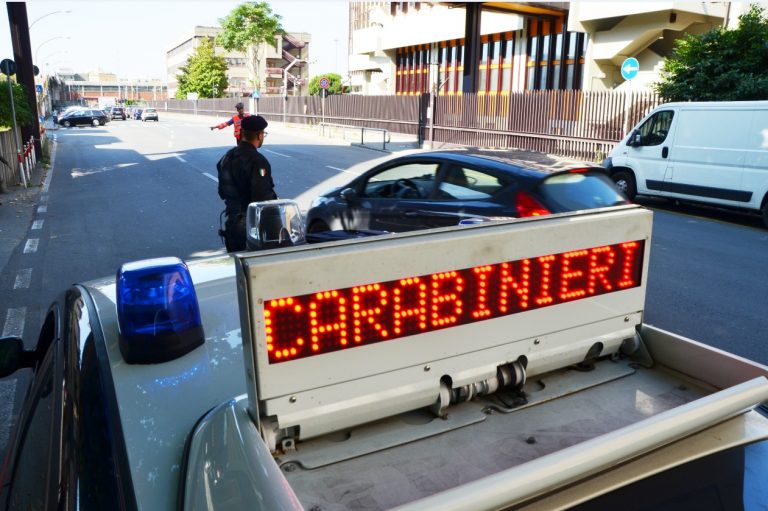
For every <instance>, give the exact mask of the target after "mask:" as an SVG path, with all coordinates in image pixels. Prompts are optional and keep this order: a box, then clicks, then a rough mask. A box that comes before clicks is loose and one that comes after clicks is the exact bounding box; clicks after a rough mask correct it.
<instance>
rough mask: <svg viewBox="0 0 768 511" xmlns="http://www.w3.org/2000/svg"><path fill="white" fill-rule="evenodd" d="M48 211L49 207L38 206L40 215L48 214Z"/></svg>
mask: <svg viewBox="0 0 768 511" xmlns="http://www.w3.org/2000/svg"><path fill="white" fill-rule="evenodd" d="M47 211H48V206H38V208H37V212H38V213H46V212H47Z"/></svg>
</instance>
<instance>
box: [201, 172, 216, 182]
mask: <svg viewBox="0 0 768 511" xmlns="http://www.w3.org/2000/svg"><path fill="white" fill-rule="evenodd" d="M203 175H204V176H205V177H207V178H210V179H213V180H214V181H216V182H217V183H218V182H219V178H217V177H216V176H212V175H210V174H209V173H207V172H203Z"/></svg>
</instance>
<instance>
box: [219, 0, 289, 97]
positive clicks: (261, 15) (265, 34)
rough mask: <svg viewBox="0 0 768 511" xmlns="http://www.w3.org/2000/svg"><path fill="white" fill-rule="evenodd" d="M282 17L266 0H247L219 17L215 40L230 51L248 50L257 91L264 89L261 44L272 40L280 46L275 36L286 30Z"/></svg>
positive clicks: (249, 71) (252, 81) (251, 72)
mask: <svg viewBox="0 0 768 511" xmlns="http://www.w3.org/2000/svg"><path fill="white" fill-rule="evenodd" d="M280 19H281V16H280V15H279V14H275V13H273V12H272V8H271V7H270V6H269V4H268V3H267V2H247V3H244V4H241V5H238V6H237V7H235V8H234V9H233V10H232V12H230V13H229V14H228V15H227V17H226V18H223V19H220V20H219V23H221V28H222V31H221V32H220V33H219V35H217V36H216V44H218V45H219V46H221V47H222V48H224V49H226V50H227V51H241V52H246V54H247V55H248V58H247V62H248V73H249V77H251V85H252V86H253V87H254V88H255V90H258V91H260V90H261V76H260V74H259V69H260V68H261V58H262V55H261V45H262V43H269V44H271V45H272V46H274V47H275V49H277V40H276V38H277V36H279V35H282V34H284V33H285V30H283V27H282V25H281V24H280Z"/></svg>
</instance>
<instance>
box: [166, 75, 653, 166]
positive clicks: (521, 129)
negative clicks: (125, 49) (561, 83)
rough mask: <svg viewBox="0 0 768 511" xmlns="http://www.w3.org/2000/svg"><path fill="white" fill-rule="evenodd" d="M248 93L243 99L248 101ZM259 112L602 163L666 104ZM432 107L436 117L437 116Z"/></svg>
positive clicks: (211, 110) (402, 101)
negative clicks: (642, 121) (629, 133)
mask: <svg viewBox="0 0 768 511" xmlns="http://www.w3.org/2000/svg"><path fill="white" fill-rule="evenodd" d="M250 100H251V99H250V98H242V99H241V101H243V102H244V103H246V104H248V102H249V101H250ZM237 101H238V100H237V99H233V98H227V99H202V100H198V101H184V100H175V99H174V100H168V101H163V102H154V103H153V106H155V107H158V108H161V109H164V110H167V111H171V112H181V113H196V114H200V115H214V116H218V117H228V116H230V115H232V114H233V113H234V108H233V107H234V103H235V102H237ZM253 101H254V104H253V111H255V112H258V113H259V114H261V115H263V116H264V117H265V118H266V119H267V120H270V121H282V122H289V123H297V124H310V125H315V124H319V123H321V122H326V123H334V124H341V125H347V126H361V127H362V126H364V127H369V128H380V129H387V130H389V131H391V132H395V133H404V134H410V135H417V136H418V138H419V141H420V142H421V141H434V142H445V143H451V144H459V145H470V146H482V147H496V148H515V149H525V150H533V151H540V152H545V153H549V154H557V155H561V156H570V157H574V158H580V159H585V160H593V161H599V160H600V159H601V158H602V157H603V156H604V155H605V154H607V153H608V152H609V151H610V150H611V149H612V148H613V147H614V146H615V145H616V143H617V142H618V141H620V140H621V139H622V138H623V136H624V135H625V134H626V132H627V131H628V130H629V129H630V128H632V126H634V125H635V124H636V123H637V121H639V120H640V119H641V118H642V117H643V116H644V115H645V114H646V113H648V111H650V110H651V109H652V108H653V107H655V106H657V105H658V104H659V103H660V100H659V98H658V96H656V95H655V94H653V93H650V92H633V93H626V92H623V91H621V92H619V91H605V92H588V91H561V90H557V91H526V92H519V93H511V94H503V95H495V96H484V95H478V94H463V95H461V96H436V97H435V98H434V101H435V104H434V108H429V104H430V96H429V95H428V94H424V95H421V96H360V95H335V96H330V97H328V98H325V99H322V98H320V97H318V96H296V97H294V96H289V97H286V98H283V97H265V98H261V99H259V100H253ZM433 113H434V115H433Z"/></svg>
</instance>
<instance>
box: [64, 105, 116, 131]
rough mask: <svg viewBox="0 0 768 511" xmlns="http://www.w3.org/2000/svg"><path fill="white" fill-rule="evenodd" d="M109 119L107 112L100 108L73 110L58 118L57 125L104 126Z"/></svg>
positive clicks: (67, 126) (66, 126)
mask: <svg viewBox="0 0 768 511" xmlns="http://www.w3.org/2000/svg"><path fill="white" fill-rule="evenodd" d="M108 121H109V118H108V117H107V114H105V113H104V112H103V111H101V110H95V109H94V110H88V109H86V110H74V111H72V112H69V113H68V114H66V115H64V116H63V117H60V118H59V125H61V126H64V127H65V128H69V127H71V126H88V125H93V126H104V125H105V124H106V123H107V122H108Z"/></svg>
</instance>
